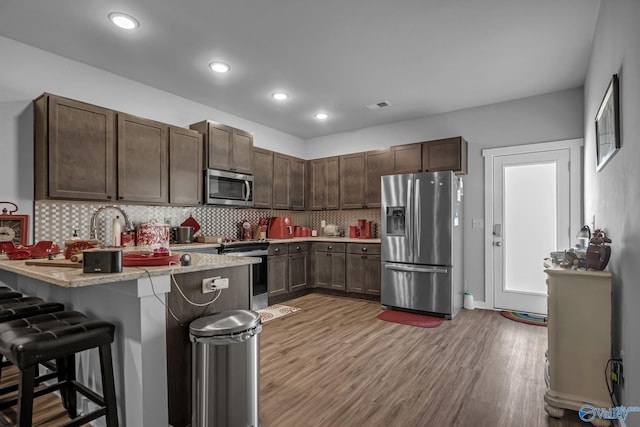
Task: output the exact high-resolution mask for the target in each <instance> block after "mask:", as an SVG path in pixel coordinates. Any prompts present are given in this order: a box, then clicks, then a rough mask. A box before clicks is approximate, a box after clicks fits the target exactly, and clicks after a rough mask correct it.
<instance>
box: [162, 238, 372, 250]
mask: <svg viewBox="0 0 640 427" xmlns="http://www.w3.org/2000/svg"><path fill="white" fill-rule="evenodd" d="M264 241H265V242H267V243H296V242H344V243H372V244H376V243H378V244H379V243H380V242H381V239H356V238H353V237H292V238H290V239H266V240H264ZM238 243H242V242H238ZM220 246H221V245H220V243H184V244H171V245H170V247H171V249H172V250H176V251H180V250H181V249H200V248H202V249H206V248H217V247H220Z"/></svg>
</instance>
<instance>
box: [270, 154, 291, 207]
mask: <svg viewBox="0 0 640 427" xmlns="http://www.w3.org/2000/svg"><path fill="white" fill-rule="evenodd" d="M290 168H291V162H290V160H289V156H287V155H285V154H281V153H275V154H274V156H273V208H274V209H289V207H290V206H291V196H290V193H289V181H290V180H291V169H290Z"/></svg>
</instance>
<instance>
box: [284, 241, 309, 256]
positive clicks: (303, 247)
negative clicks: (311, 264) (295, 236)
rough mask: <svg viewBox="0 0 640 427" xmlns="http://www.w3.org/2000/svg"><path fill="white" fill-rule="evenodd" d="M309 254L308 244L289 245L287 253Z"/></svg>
mask: <svg viewBox="0 0 640 427" xmlns="http://www.w3.org/2000/svg"><path fill="white" fill-rule="evenodd" d="M298 252H309V242H298V243H289V253H290V254H295V253H298Z"/></svg>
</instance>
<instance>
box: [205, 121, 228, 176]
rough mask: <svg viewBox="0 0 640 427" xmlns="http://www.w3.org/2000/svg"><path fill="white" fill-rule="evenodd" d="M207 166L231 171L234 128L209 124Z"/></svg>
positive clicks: (213, 123) (207, 132)
mask: <svg viewBox="0 0 640 427" xmlns="http://www.w3.org/2000/svg"><path fill="white" fill-rule="evenodd" d="M206 127H207V131H206V135H207V165H208V167H210V168H212V169H222V170H231V140H232V137H231V135H232V133H233V128H231V127H229V126H225V125H223V124H220V123H215V122H207V126H206Z"/></svg>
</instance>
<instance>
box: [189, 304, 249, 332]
mask: <svg viewBox="0 0 640 427" xmlns="http://www.w3.org/2000/svg"><path fill="white" fill-rule="evenodd" d="M259 324H260V315H259V314H258V313H256V312H255V311H249V310H230V311H223V312H221V313H216V314H212V315H210V316H205V317H199V318H197V319H195V320H194V321H193V322H191V324H190V325H189V332H191V335H194V336H196V337H214V336H218V335H229V334H235V333H239V332H243V331H246V330H249V329H252V328H255V327H256V326H258V325H259Z"/></svg>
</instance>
